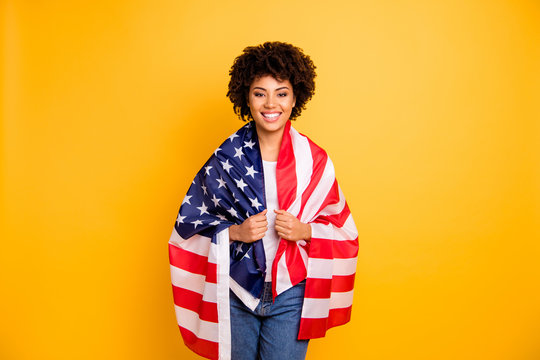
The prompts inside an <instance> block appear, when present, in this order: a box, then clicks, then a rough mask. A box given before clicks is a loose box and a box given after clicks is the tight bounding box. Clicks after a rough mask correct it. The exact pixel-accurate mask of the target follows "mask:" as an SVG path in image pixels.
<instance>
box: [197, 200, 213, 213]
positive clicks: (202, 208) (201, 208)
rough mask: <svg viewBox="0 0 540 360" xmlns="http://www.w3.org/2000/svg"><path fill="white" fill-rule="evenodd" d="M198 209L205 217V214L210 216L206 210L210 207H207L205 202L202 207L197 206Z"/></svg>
mask: <svg viewBox="0 0 540 360" xmlns="http://www.w3.org/2000/svg"><path fill="white" fill-rule="evenodd" d="M197 209H199V210H200V211H201V213H200V215H203V214H210V213H209V212H208V211H206V210H208V206H206V204H205V203H204V201H203V203H202V205H201V206H197ZM200 215H199V216H200Z"/></svg>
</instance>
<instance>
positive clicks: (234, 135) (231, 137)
mask: <svg viewBox="0 0 540 360" xmlns="http://www.w3.org/2000/svg"><path fill="white" fill-rule="evenodd" d="M237 137H239V136H238V135H236V133H234V134H232V135H231V136H229V140H231V142H232V141H233V139H234V138H237Z"/></svg>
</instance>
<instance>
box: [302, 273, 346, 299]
mask: <svg viewBox="0 0 540 360" xmlns="http://www.w3.org/2000/svg"><path fill="white" fill-rule="evenodd" d="M353 288H354V274H353V275H334V276H332V279H315V278H308V279H307V280H306V292H305V295H304V296H305V297H307V298H314V299H328V298H329V297H330V295H331V293H332V292H347V291H351V290H353Z"/></svg>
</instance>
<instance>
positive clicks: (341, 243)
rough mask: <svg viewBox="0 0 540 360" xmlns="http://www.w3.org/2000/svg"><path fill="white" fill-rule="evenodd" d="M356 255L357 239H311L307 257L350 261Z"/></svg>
mask: <svg viewBox="0 0 540 360" xmlns="http://www.w3.org/2000/svg"><path fill="white" fill-rule="evenodd" d="M357 255H358V237H356V239H354V240H331V239H320V238H311V243H310V245H309V257H310V258H317V259H350V258H355V257H356V256H357Z"/></svg>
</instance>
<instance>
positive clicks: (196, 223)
mask: <svg viewBox="0 0 540 360" xmlns="http://www.w3.org/2000/svg"><path fill="white" fill-rule="evenodd" d="M191 223H192V224H193V225H195V229H196V228H197V225H202V221H201V220H195V221H192V222H191Z"/></svg>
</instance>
